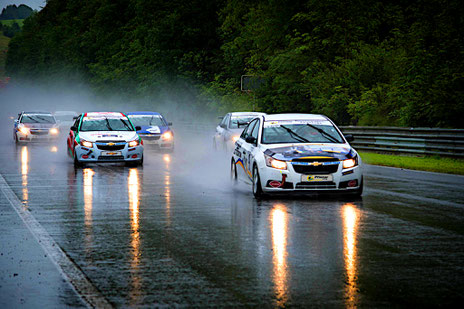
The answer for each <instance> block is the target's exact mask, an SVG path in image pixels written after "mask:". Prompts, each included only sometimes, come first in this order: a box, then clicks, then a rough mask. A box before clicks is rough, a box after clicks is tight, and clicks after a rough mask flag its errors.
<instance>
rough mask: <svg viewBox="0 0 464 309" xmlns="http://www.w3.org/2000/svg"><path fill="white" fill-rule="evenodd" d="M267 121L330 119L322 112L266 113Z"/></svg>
mask: <svg viewBox="0 0 464 309" xmlns="http://www.w3.org/2000/svg"><path fill="white" fill-rule="evenodd" d="M264 118H265V121H276V120H294V119H299V120H303V119H311V120H328V118H327V117H326V116H324V115H320V114H272V115H266V116H265V117H264Z"/></svg>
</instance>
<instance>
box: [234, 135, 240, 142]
mask: <svg viewBox="0 0 464 309" xmlns="http://www.w3.org/2000/svg"><path fill="white" fill-rule="evenodd" d="M239 138H240V136H238V135H235V136H232V140H233V141H234V142H236V141H238V139H239Z"/></svg>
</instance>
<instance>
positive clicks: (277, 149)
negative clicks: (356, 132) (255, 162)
mask: <svg viewBox="0 0 464 309" xmlns="http://www.w3.org/2000/svg"><path fill="white" fill-rule="evenodd" d="M264 154H266V155H268V156H271V157H273V158H274V159H277V160H282V161H290V160H293V159H298V158H304V157H332V158H336V159H338V160H345V159H350V158H353V157H355V156H356V151H355V150H354V149H353V148H351V146H350V145H348V144H303V145H290V146H281V145H269V146H265V150H264Z"/></svg>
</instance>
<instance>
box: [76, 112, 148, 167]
mask: <svg viewBox="0 0 464 309" xmlns="http://www.w3.org/2000/svg"><path fill="white" fill-rule="evenodd" d="M137 129H140V128H139V127H134V126H133V124H132V122H131V121H130V120H129V118H127V116H126V115H125V114H123V113H119V112H91V113H85V114H81V115H79V116H77V117H76V120H75V122H74V124H73V126H72V127H71V130H70V132H69V136H68V139H67V148H68V155H69V156H71V157H72V158H73V160H74V165H75V166H80V165H82V164H84V163H100V162H125V163H127V164H130V165H139V164H140V165H142V164H143V141H142V139H141V138H140V136H139V135H138V134H137V132H136V130H137Z"/></svg>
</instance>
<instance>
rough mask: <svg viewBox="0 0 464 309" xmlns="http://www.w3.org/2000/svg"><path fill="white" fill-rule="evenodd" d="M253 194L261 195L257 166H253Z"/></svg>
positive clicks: (257, 196)
mask: <svg viewBox="0 0 464 309" xmlns="http://www.w3.org/2000/svg"><path fill="white" fill-rule="evenodd" d="M252 190H253V195H254V196H255V198H261V197H263V188H262V187H261V178H260V177H259V172H258V168H257V167H256V165H255V166H253V185H252Z"/></svg>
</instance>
